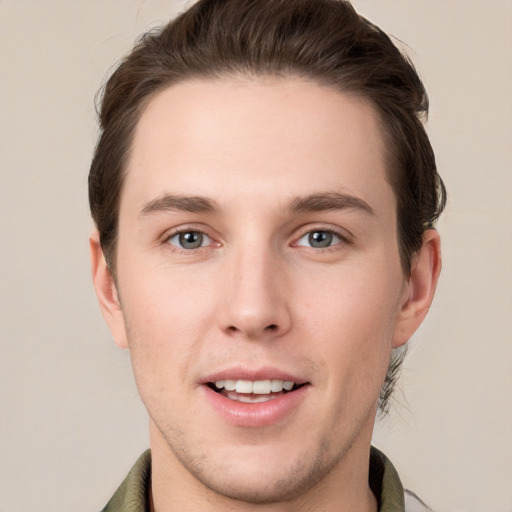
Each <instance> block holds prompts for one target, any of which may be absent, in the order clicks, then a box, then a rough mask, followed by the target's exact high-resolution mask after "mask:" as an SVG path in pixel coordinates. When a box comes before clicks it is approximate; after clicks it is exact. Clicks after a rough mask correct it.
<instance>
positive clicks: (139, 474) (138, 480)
mask: <svg viewBox="0 0 512 512" xmlns="http://www.w3.org/2000/svg"><path fill="white" fill-rule="evenodd" d="M369 484H370V488H371V490H372V491H373V493H374V494H375V496H376V497H377V502H378V504H379V512H405V505H404V489H403V487H402V483H401V482H400V478H399V477H398V473H397V472H396V470H395V468H394V467H393V464H391V462H390V460H389V459H388V458H387V457H386V456H385V455H384V454H383V453H382V452H380V451H379V450H377V448H374V447H373V446H372V447H371V451H370V473H369ZM150 487H151V452H150V450H147V451H146V452H144V453H143V454H142V455H141V456H140V458H139V460H137V462H136V463H135V465H134V466H133V468H132V469H131V471H130V472H129V473H128V476H127V477H126V478H125V480H124V482H123V483H122V484H121V486H120V487H119V489H118V490H117V491H116V493H115V494H114V496H112V499H111V500H110V501H109V502H108V504H107V506H106V507H105V508H104V509H103V511H102V512H150V506H149V491H150Z"/></svg>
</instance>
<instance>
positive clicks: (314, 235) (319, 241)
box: [297, 230, 341, 249]
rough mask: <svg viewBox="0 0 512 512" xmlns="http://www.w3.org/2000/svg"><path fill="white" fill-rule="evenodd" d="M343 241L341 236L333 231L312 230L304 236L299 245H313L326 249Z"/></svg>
mask: <svg viewBox="0 0 512 512" xmlns="http://www.w3.org/2000/svg"><path fill="white" fill-rule="evenodd" d="M340 242H341V238H340V237H339V236H338V235H337V234H336V233H333V232H332V231H322V230H316V231H310V232H309V233H306V234H305V235H304V236H302V237H301V238H300V239H299V241H298V242H297V245H299V246H302V247H313V248H314V249H325V248H326V247H330V246H331V245H336V244H339V243H340Z"/></svg>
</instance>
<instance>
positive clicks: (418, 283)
mask: <svg viewBox="0 0 512 512" xmlns="http://www.w3.org/2000/svg"><path fill="white" fill-rule="evenodd" d="M440 272H441V239H440V237H439V233H438V232H437V231H436V230H435V229H428V230H426V231H425V233H424V234H423V244H422V246H421V249H420V250H419V252H418V253H417V255H416V256H415V258H414V261H413V266H412V270H411V275H410V278H409V280H408V282H407V284H406V288H405V290H404V294H405V297H404V298H403V302H402V306H401V309H400V311H399V312H398V316H397V323H396V327H395V334H394V337H393V347H394V348H396V347H400V346H402V345H404V344H405V343H406V342H407V341H408V340H409V338H410V337H411V336H412V335H413V334H414V332H415V331H416V330H417V329H418V327H419V326H420V325H421V323H422V322H423V320H424V318H425V316H426V315H427V313H428V310H429V309H430V305H431V304H432V300H433V299H434V293H435V290H436V286H437V281H438V278H439V274H440Z"/></svg>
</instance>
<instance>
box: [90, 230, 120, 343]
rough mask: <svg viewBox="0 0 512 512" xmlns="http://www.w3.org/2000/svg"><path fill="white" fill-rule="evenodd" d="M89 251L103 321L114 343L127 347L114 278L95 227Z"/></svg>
mask: <svg viewBox="0 0 512 512" xmlns="http://www.w3.org/2000/svg"><path fill="white" fill-rule="evenodd" d="M89 251H90V256H91V271H92V281H93V284H94V289H95V290H96V296H97V297H98V302H99V304H100V309H101V313H102V314H103V318H104V319H105V322H107V325H108V327H109V329H110V332H111V333H112V336H113V337H114V341H115V342H116V344H117V345H118V346H119V347H121V348H128V340H127V336H126V327H125V323H124V316H123V310H122V308H121V303H120V301H119V295H118V293H117V289H116V285H115V282H114V278H113V277H112V274H111V273H110V270H109V268H108V266H107V262H106V261H105V257H104V255H103V250H102V249H101V245H100V235H99V233H98V230H96V229H95V230H94V231H93V232H92V234H91V236H90V237H89Z"/></svg>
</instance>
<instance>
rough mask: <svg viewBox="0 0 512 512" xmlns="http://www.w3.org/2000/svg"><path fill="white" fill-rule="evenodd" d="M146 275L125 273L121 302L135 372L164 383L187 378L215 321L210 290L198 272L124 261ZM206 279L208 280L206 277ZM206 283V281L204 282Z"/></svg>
mask: <svg viewBox="0 0 512 512" xmlns="http://www.w3.org/2000/svg"><path fill="white" fill-rule="evenodd" d="M128 265H130V267H131V268H139V269H140V268H142V269H144V270H143V271H142V272H139V273H135V274H133V275H130V274H129V273H127V272H125V273H124V274H121V273H120V275H122V276H123V280H122V281H121V282H120V293H121V303H122V306H123V313H124V319H125V325H126V329H127V334H128V343H129V348H130V353H131V358H132V364H133V367H134V371H135V373H136V376H137V375H140V376H142V375H148V374H151V375H152V378H158V376H159V377H160V378H161V379H162V380H168V381H171V380H179V379H183V378H184V376H185V374H186V372H187V368H188V364H189V363H188V362H189V361H190V360H191V359H193V358H194V356H195V355H197V353H198V352H199V351H200V348H201V344H202V342H203V340H205V339H206V338H207V331H208V330H209V329H211V326H212V325H213V320H214V317H215V295H214V293H213V291H212V286H210V287H208V286H205V285H204V284H203V281H204V279H202V277H201V275H200V273H198V274H197V275H192V276H191V275H190V273H189V272H187V273H185V272H183V271H180V270H179V269H178V270H177V269H172V270H171V269H168V268H167V269H166V268H162V267H161V266H158V265H153V266H152V267H151V268H148V265H147V263H146V264H145V265H144V264H142V263H140V265H138V263H137V262H134V261H132V262H129V261H126V266H128ZM203 277H204V276H203ZM206 282H208V281H206Z"/></svg>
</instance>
